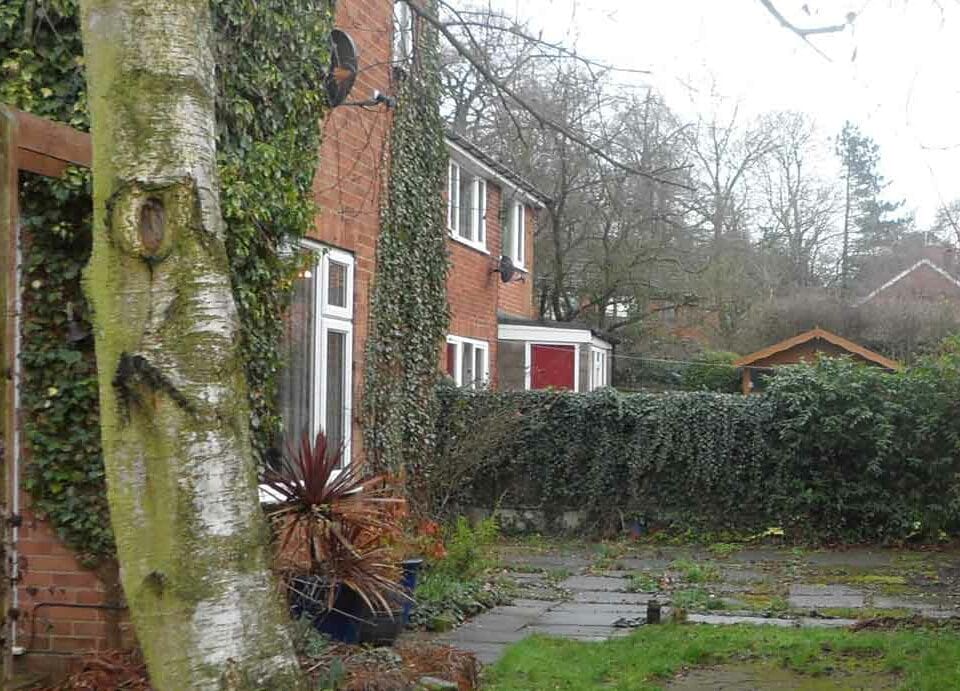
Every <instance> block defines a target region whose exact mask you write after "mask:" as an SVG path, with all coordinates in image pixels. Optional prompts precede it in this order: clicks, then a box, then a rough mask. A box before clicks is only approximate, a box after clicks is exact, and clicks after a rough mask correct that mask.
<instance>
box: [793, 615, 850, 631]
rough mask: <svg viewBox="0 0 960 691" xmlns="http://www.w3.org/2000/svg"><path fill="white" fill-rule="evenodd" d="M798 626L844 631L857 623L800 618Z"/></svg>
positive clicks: (838, 619) (841, 620)
mask: <svg viewBox="0 0 960 691" xmlns="http://www.w3.org/2000/svg"><path fill="white" fill-rule="evenodd" d="M797 621H799V622H800V626H806V627H809V628H813V629H844V628H846V627H848V626H853V625H854V624H856V623H857V620H856V619H842V618H836V619H823V618H821V617H800V618H799V619H798V620H797Z"/></svg>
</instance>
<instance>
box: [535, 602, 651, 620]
mask: <svg viewBox="0 0 960 691" xmlns="http://www.w3.org/2000/svg"><path fill="white" fill-rule="evenodd" d="M556 612H567V613H580V612H588V613H589V612H605V613H614V614H616V615H618V616H621V617H637V616H646V615H647V607H646V605H631V604H625V603H615V602H613V603H611V602H583V603H581V602H561V603H558V604H557V605H556V606H555V607H551V608H550V613H551V614H553V613H556Z"/></svg>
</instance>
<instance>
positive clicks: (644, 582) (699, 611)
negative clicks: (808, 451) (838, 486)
mask: <svg viewBox="0 0 960 691" xmlns="http://www.w3.org/2000/svg"><path fill="white" fill-rule="evenodd" d="M500 559H501V563H502V566H503V569H504V576H505V577H506V578H508V579H509V580H510V581H512V585H513V588H514V592H515V597H514V600H513V602H512V604H510V605H506V606H501V607H496V608H494V609H492V610H490V611H488V612H486V613H484V614H481V615H479V616H477V617H475V618H473V619H471V620H470V621H468V622H466V623H465V624H463V625H462V626H460V627H459V628H457V629H455V630H453V631H450V632H447V633H444V634H441V635H440V636H439V639H440V640H441V641H443V642H445V643H449V644H451V645H455V646H456V647H459V648H463V649H466V650H471V651H473V652H475V653H476V654H477V656H478V657H479V659H480V660H481V661H483V662H485V663H491V662H495V661H496V660H497V659H499V657H500V656H501V655H502V653H503V651H504V650H505V649H506V647H507V646H509V645H510V644H511V643H515V642H517V641H519V640H521V639H523V638H525V637H526V636H529V635H532V634H543V635H550V636H560V637H565V638H572V639H578V640H587V641H599V640H604V639H607V638H611V637H614V636H623V635H626V634H628V633H629V632H630V630H631V629H632V628H633V627H635V626H637V625H642V623H643V622H644V621H645V620H646V614H647V603H648V602H649V601H650V600H651V599H655V600H657V601H658V602H660V603H662V604H663V605H664V607H663V617H664V619H666V618H669V617H671V616H677V617H680V618H683V619H685V620H686V621H688V622H691V623H702V624H714V625H722V624H740V623H752V624H765V625H775V626H838V627H842V626H850V625H854V624H856V623H857V622H858V621H863V620H866V619H876V618H880V617H897V618H909V617H917V616H922V617H927V618H938V619H945V618H951V617H955V616H960V548H944V549H937V550H926V551H921V550H892V549H891V550H887V549H880V548H869V549H860V548H857V549H847V550H830V551H827V550H823V551H808V550H801V549H796V548H793V549H791V548H786V547H745V546H739V545H729V544H715V545H711V546H709V547H702V548H701V547H689V546H653V545H636V544H631V543H625V542H618V543H599V544H595V545H589V544H582V543H550V542H545V541H542V540H541V541H537V542H531V541H525V542H514V543H510V544H506V545H504V546H502V548H501V549H500Z"/></svg>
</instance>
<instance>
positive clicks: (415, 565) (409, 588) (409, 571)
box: [400, 559, 423, 626]
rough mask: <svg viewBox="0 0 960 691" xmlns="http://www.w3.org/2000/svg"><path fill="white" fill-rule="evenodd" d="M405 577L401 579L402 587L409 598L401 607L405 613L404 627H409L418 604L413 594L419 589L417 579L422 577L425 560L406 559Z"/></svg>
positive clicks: (405, 599) (406, 598)
mask: <svg viewBox="0 0 960 691" xmlns="http://www.w3.org/2000/svg"><path fill="white" fill-rule="evenodd" d="M401 567H402V569H403V575H402V576H401V578H400V585H401V586H402V587H403V592H404V593H406V595H407V597H405V598H404V599H403V606H402V607H401V610H402V613H403V625H404V626H409V624H410V614H411V613H412V612H413V607H414V605H415V604H416V603H415V602H414V600H413V592H414V591H415V590H416V589H417V579H418V578H419V577H420V569H421V568H423V559H404V560H403V563H402V564H401Z"/></svg>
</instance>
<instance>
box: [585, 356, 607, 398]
mask: <svg viewBox="0 0 960 691" xmlns="http://www.w3.org/2000/svg"><path fill="white" fill-rule="evenodd" d="M591 351H592V353H593V356H592V361H591V363H590V365H591V369H590V378H591V382H590V390H591V391H593V390H594V389H600V388H602V387H604V386H606V385H607V359H608V357H609V354H608V353H607V351H605V350H603V349H602V348H591Z"/></svg>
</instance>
